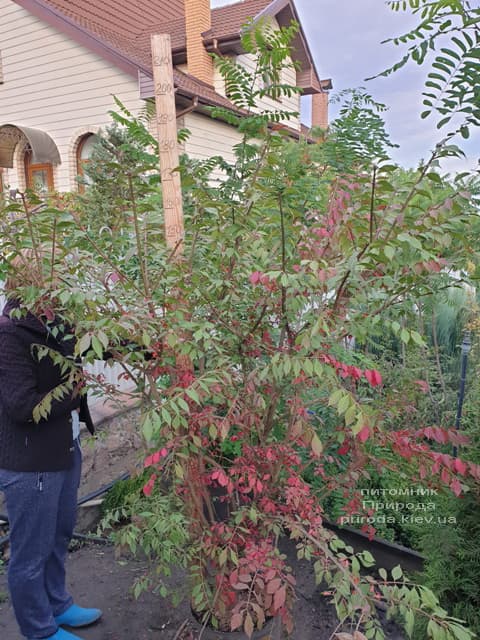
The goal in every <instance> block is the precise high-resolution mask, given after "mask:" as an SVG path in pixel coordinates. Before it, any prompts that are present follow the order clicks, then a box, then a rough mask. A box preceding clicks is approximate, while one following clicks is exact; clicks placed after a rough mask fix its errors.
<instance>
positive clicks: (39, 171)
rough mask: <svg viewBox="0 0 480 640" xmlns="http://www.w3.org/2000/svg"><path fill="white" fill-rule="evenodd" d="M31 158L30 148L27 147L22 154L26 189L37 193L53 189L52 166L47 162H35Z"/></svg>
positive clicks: (41, 193)
mask: <svg viewBox="0 0 480 640" xmlns="http://www.w3.org/2000/svg"><path fill="white" fill-rule="evenodd" d="M32 159H33V154H32V150H31V149H30V147H27V149H26V151H25V156H24V161H25V181H26V183H27V189H32V190H33V191H35V193H37V194H38V195H44V194H46V193H48V192H49V191H53V189H54V184H53V166H52V165H51V164H50V163H49V162H45V163H43V164H35V163H33V162H32Z"/></svg>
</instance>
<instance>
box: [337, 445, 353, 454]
mask: <svg viewBox="0 0 480 640" xmlns="http://www.w3.org/2000/svg"><path fill="white" fill-rule="evenodd" d="M349 451H350V445H349V444H348V442H345V443H344V444H342V446H341V447H340V449H339V450H338V451H337V453H338V454H339V455H340V456H345V455H346V454H347V453H348V452H349Z"/></svg>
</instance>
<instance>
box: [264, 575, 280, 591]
mask: <svg viewBox="0 0 480 640" xmlns="http://www.w3.org/2000/svg"><path fill="white" fill-rule="evenodd" d="M281 584H282V581H281V580H280V578H275V579H274V580H271V581H270V582H269V583H268V585H267V593H275V591H278V589H279V588H280V586H281Z"/></svg>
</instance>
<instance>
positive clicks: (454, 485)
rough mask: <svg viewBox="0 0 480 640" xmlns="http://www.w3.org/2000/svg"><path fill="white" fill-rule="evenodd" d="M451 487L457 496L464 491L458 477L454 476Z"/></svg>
mask: <svg viewBox="0 0 480 640" xmlns="http://www.w3.org/2000/svg"><path fill="white" fill-rule="evenodd" d="M450 489H451V490H452V491H453V493H454V494H455V495H456V496H457V498H458V496H459V495H460V494H461V493H462V485H461V484H460V482H459V480H458V478H454V479H453V480H452V483H451V484H450Z"/></svg>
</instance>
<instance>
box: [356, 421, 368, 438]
mask: <svg viewBox="0 0 480 640" xmlns="http://www.w3.org/2000/svg"><path fill="white" fill-rule="evenodd" d="M369 437H370V428H369V427H367V425H365V426H364V427H363V429H362V430H361V431H359V432H358V433H357V439H358V440H360V442H366V441H367V440H368V438H369Z"/></svg>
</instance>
